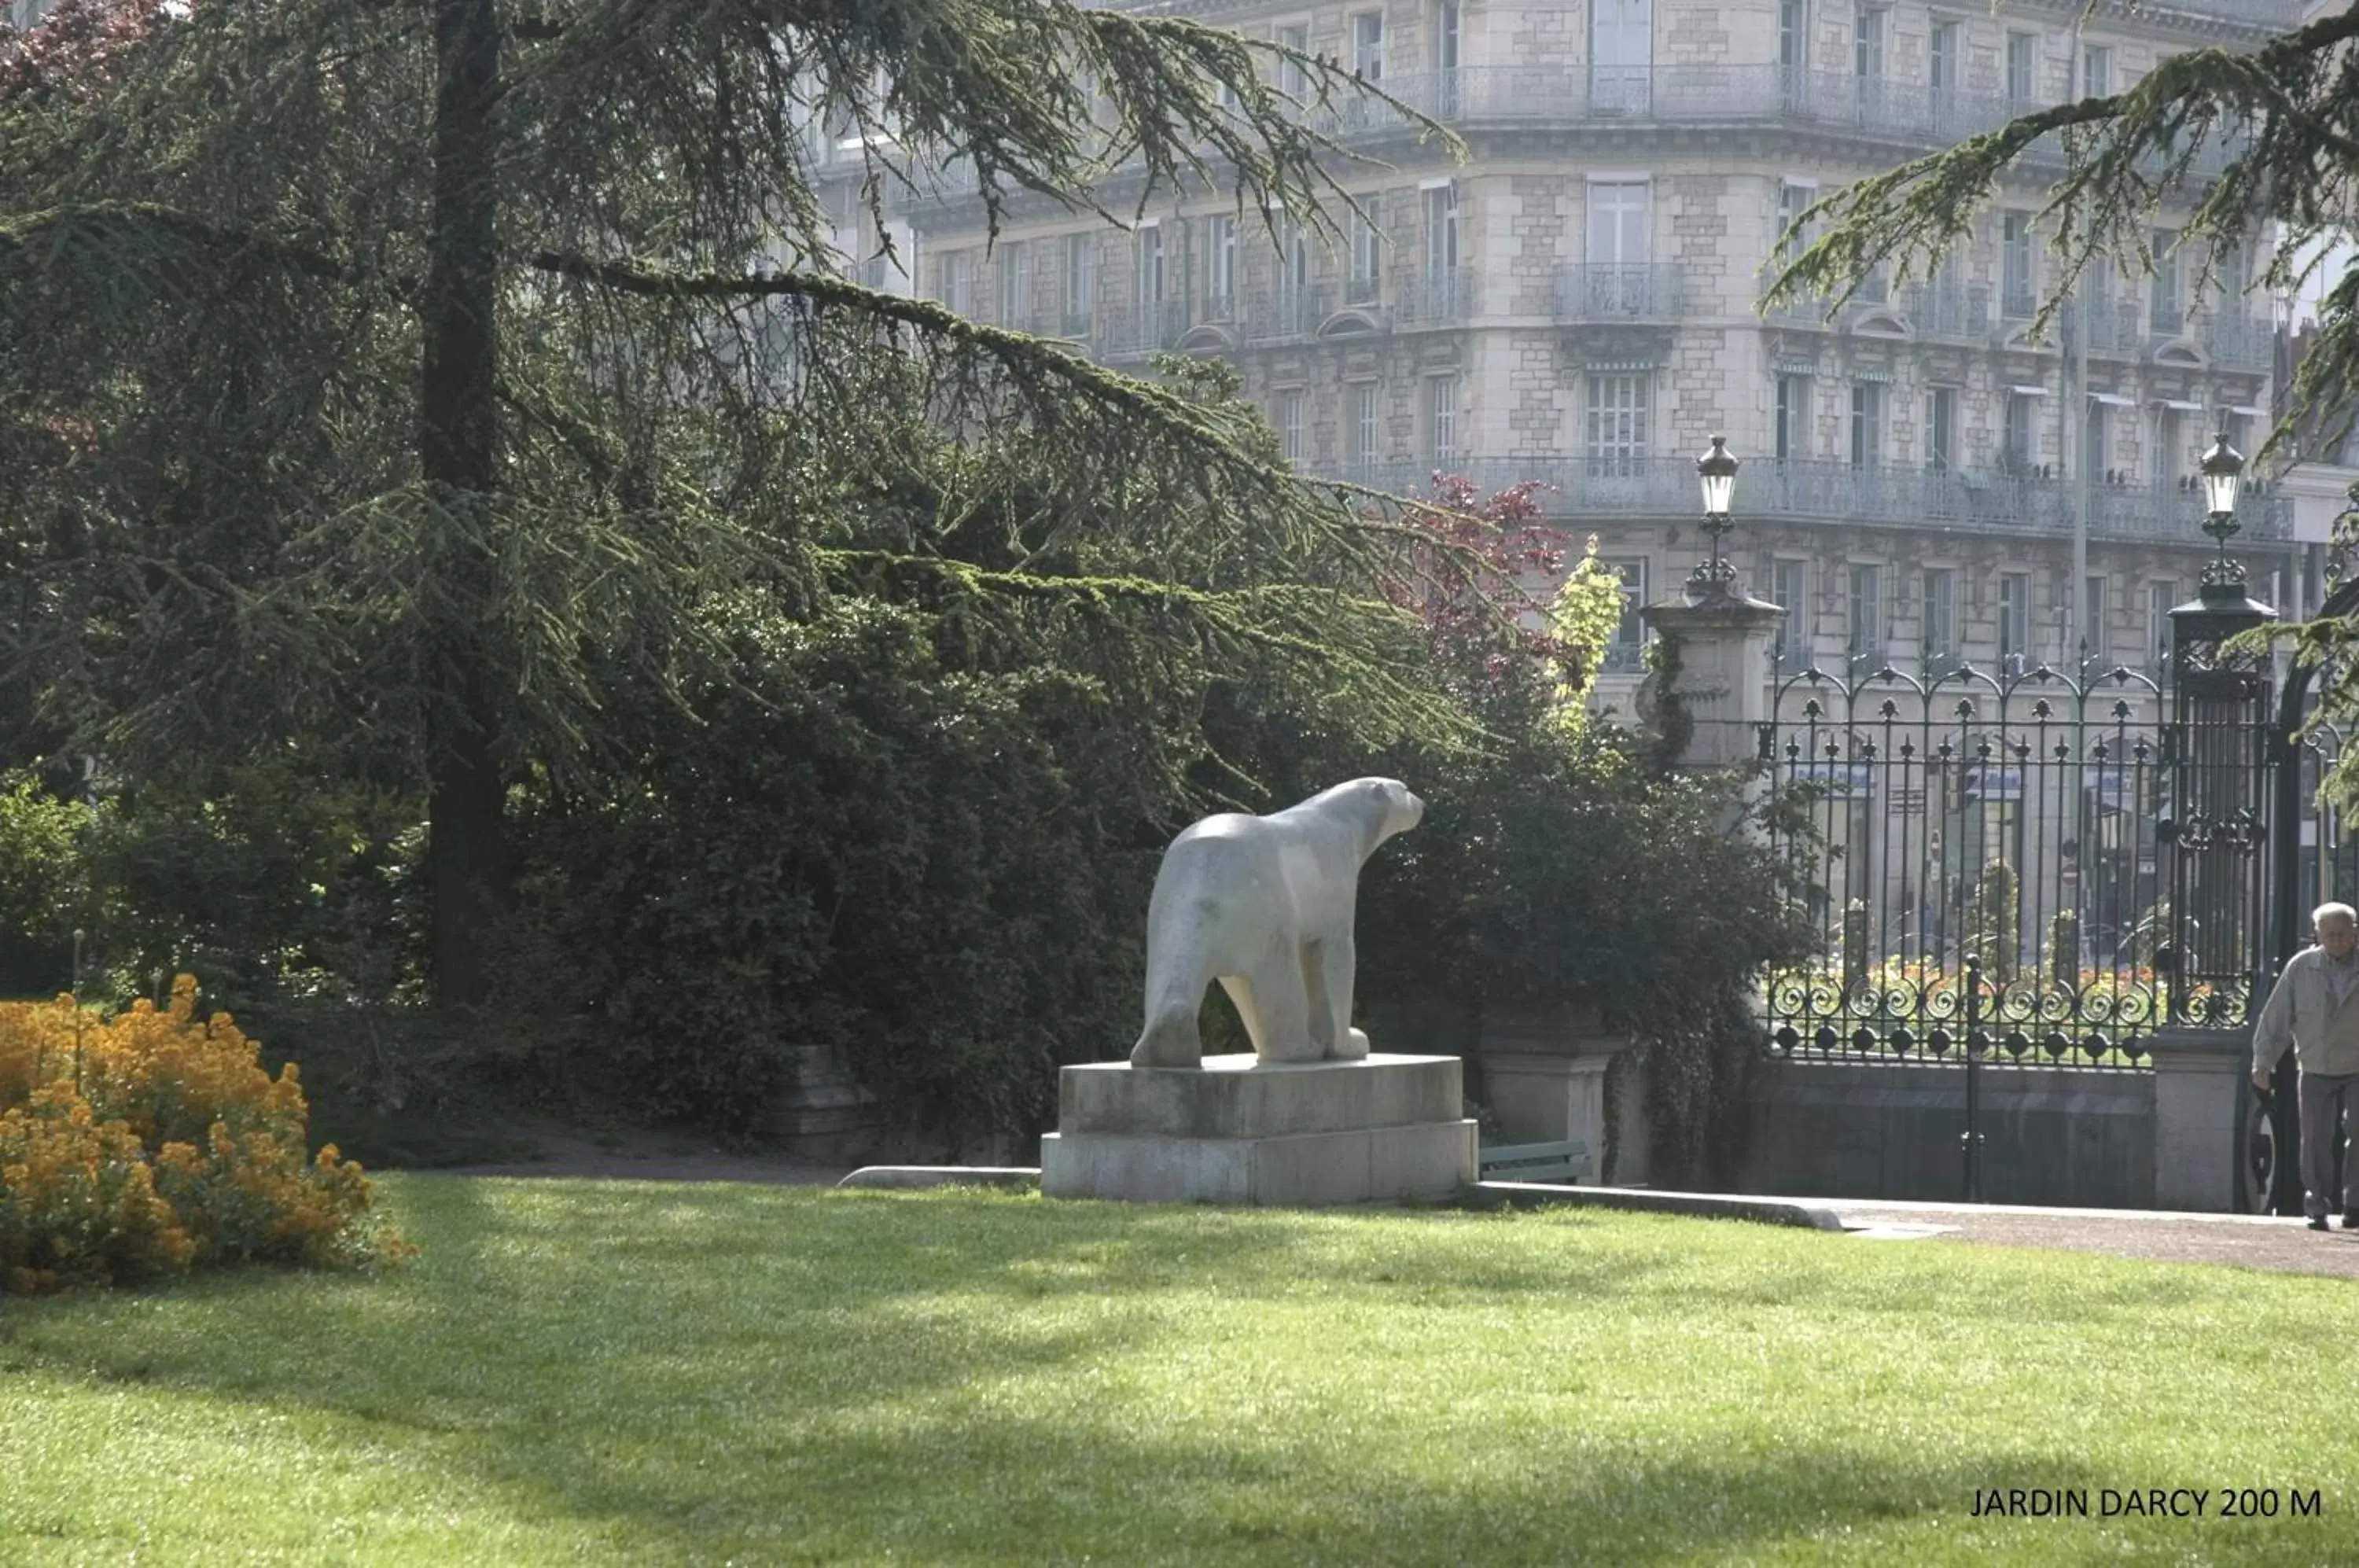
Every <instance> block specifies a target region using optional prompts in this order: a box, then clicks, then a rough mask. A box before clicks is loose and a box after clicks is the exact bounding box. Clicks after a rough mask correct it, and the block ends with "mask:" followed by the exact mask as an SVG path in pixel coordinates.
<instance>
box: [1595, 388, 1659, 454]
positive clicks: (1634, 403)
mask: <svg viewBox="0 0 2359 1568" xmlns="http://www.w3.org/2000/svg"><path fill="white" fill-rule="evenodd" d="M1651 392H1652V388H1651V387H1648V386H1647V377H1646V376H1643V375H1626V374H1625V375H1598V376H1591V377H1590V378H1589V427H1588V440H1587V441H1586V443H1585V445H1586V451H1587V453H1588V457H1589V464H1590V471H1591V472H1592V473H1593V474H1635V473H1636V471H1637V468H1638V465H1639V464H1640V463H1643V462H1645V461H1646V457H1647V414H1648V412H1649V408H1650V405H1651V403H1652V401H1653V399H1652V397H1651V396H1650V394H1651Z"/></svg>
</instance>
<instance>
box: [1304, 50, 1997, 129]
mask: <svg viewBox="0 0 2359 1568" xmlns="http://www.w3.org/2000/svg"><path fill="white" fill-rule="evenodd" d="M1383 85H1384V89H1385V91H1386V92H1387V93H1391V94H1392V95H1393V96H1394V97H1396V98H1398V99H1399V100H1401V101H1402V102H1403V103H1407V104H1408V105H1409V106H1410V107H1412V108H1414V109H1416V110H1418V111H1419V113H1421V114H1428V115H1430V116H1431V117H1432V118H1434V119H1437V120H1442V121H1446V122H1449V123H1451V124H1457V125H1483V124H1500V123H1506V124H1513V123H1526V124H1543V125H1572V124H1583V123H1596V124H1615V123H1627V122H1630V121H1647V122H1655V123H1667V124H1683V125H1687V124H1699V123H1712V122H1753V123H1760V122H1786V123H1789V124H1796V125H1826V126H1846V127H1850V128H1853V129H1855V130H1859V131H1863V132H1864V133H1867V134H1869V135H1873V136H1878V137H1882V138H1893V139H1899V140H1903V141H1908V142H1917V143H1923V144H1925V145H1928V146H1948V145H1950V144H1951V143H1953V142H1955V141H1957V140H1958V139H1960V138H1961V137H1963V136H1972V135H1973V134H1975V133H1976V132H1979V131H1986V130H1990V129H1992V128H1994V127H1995V126H1997V125H2004V124H2006V121H2007V120H2008V119H2010V118H2011V117H2012V116H2013V114H2015V113H2017V112H2018V111H2019V110H2020V109H2022V108H2025V107H2036V106H2037V105H2018V104H2015V103H2010V102H2009V101H2008V100H2007V99H2006V98H2004V97H2000V96H1997V95H1995V94H1989V93H1934V92H1932V91H1931V90H1930V89H1929V88H1927V87H1925V86H1924V85H1923V84H1922V83H1920V82H1906V81H1902V80H1899V79H1897V78H1892V77H1861V76H1854V75H1852V74H1849V73H1847V72H1842V71H1797V70H1791V69H1788V68H1786V67H1783V66H1777V65H1654V66H1585V65H1529V66H1526V65H1506V66H1462V67H1459V68H1458V69H1456V70H1452V71H1423V72H1419V73H1416V74H1413V75H1407V76H1397V77H1388V78H1386V81H1385V82H1384V84H1383ZM1312 125H1313V128H1315V129H1318V130H1321V131H1324V132H1326V133H1328V134H1329V135H1332V136H1343V137H1351V136H1362V135H1383V134H1386V133H1394V134H1397V133H1400V132H1404V131H1407V130H1408V129H1409V128H1410V123H1409V122H1408V121H1407V120H1405V119H1403V118H1402V117H1401V116H1400V115H1398V114H1395V113H1394V112H1393V111H1392V110H1390V109H1388V108H1386V107H1385V106H1384V105H1383V104H1381V103H1373V102H1369V101H1365V100H1356V99H1355V100H1351V101H1347V102H1343V103H1336V104H1333V105H1331V106H1330V107H1329V108H1327V109H1325V110H1323V111H1321V112H1320V113H1318V114H1315V115H1314V116H1313V117H1312Z"/></svg>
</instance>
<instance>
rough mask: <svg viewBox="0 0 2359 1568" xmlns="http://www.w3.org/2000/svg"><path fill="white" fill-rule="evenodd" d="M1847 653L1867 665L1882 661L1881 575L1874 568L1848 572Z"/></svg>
mask: <svg viewBox="0 0 2359 1568" xmlns="http://www.w3.org/2000/svg"><path fill="white" fill-rule="evenodd" d="M1850 629H1851V640H1850V643H1849V645H1848V646H1849V648H1850V650H1851V651H1852V652H1853V653H1854V654H1864V655H1865V656H1866V657H1867V659H1868V662H1869V663H1870V664H1878V663H1881V662H1883V659H1884V572H1883V570H1882V568H1880V567H1874V566H1854V567H1853V568H1852V569H1851V628H1850Z"/></svg>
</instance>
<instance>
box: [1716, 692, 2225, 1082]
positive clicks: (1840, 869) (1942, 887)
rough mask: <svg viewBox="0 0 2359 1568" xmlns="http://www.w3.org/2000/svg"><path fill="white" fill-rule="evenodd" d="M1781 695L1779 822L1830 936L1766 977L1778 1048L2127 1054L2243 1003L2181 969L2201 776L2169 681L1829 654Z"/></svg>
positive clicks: (2018, 1057) (1992, 1058)
mask: <svg viewBox="0 0 2359 1568" xmlns="http://www.w3.org/2000/svg"><path fill="white" fill-rule="evenodd" d="M1776 713H1777V718H1776V719H1775V721H1774V722H1773V723H1771V724H1767V725H1764V726H1763V728H1762V733H1761V760H1762V763H1763V764H1764V766H1765V767H1766V768H1767V770H1768V775H1769V788H1770V789H1771V791H1772V794H1773V806H1774V807H1776V808H1777V809H1776V810H1773V811H1772V812H1771V821H1772V822H1777V823H1779V824H1781V826H1780V827H1779V829H1778V832H1779V833H1780V834H1781V842H1782V843H1783V844H1784V845H1785V846H1786V847H1787V848H1788V849H1789V850H1791V851H1793V852H1794V853H1795V854H1796V855H1799V856H1801V857H1802V858H1803V859H1804V861H1805V862H1806V864H1807V866H1809V873H1810V874H1809V876H1808V877H1806V878H1805V882H1804V886H1805V892H1804V894H1803V897H1804V898H1805V899H1806V901H1807V902H1808V904H1809V906H1810V913H1811V915H1812V917H1813V918H1814V920H1816V922H1817V924H1818V925H1819V927H1820V929H1821V931H1822V932H1823V941H1822V943H1821V949H1820V951H1819V952H1818V953H1816V954H1814V955H1813V957H1812V958H1811V959H1810V960H1809V961H1808V962H1806V963H1804V964H1800V965H1798V966H1796V967H1794V968H1791V969H1788V970H1784V971H1780V972H1778V973H1776V974H1774V975H1770V976H1769V977H1768V979H1767V985H1766V987H1765V1005H1766V1010H1767V1040H1768V1047H1769V1050H1770V1051H1772V1052H1773V1053H1774V1054H1777V1055H1778V1056H1782V1057H1787V1058H1792V1059H1798V1060H1821V1061H1867V1062H1905V1061H1930V1062H1959V1061H1962V1060H1964V1059H1965V1057H1966V1055H1967V1054H1968V1052H1969V1051H1970V1050H1971V1051H1973V1054H1974V1055H1975V1056H1977V1057H1978V1058H1979V1059H1981V1060H1983V1061H1984V1062H1988V1063H1992V1064H1999V1065H2006V1064H2023V1065H2034V1064H2049V1063H2056V1064H2069V1065H2074V1066H2086V1067H2099V1068H2128V1067H2134V1066H2136V1065H2139V1064H2140V1062H2141V1059H2142V1057H2143V1055H2144V1042H2145V1040H2147V1038H2148V1037H2149V1036H2151V1035H2152V1033H2153V1032H2154V1031H2155V1029H2157V1028H2158V1027H2159V1026H2160V1025H2161V1024H2162V1023H2163V1022H2164V1021H2166V1019H2168V1018H2171V1017H2172V1016H2174V1014H2176V1015H2177V1016H2180V1017H2182V1018H2184V1017H2188V1016H2201V1017H2204V1018H2214V1017H2215V1016H2220V1015H2224V1014H2225V1013H2226V1012H2229V1011H2234V1012H2235V1013H2236V1015H2237V1016H2239V1017H2240V1016H2241V1009H2242V1008H2243V1007H2244V1005H2245V997H2244V996H2243V995H2242V994H2236V995H2234V996H2228V995H2223V985H2221V984H2220V983H2218V982H2217V981H2215V980H2213V979H2212V978H2209V977H2185V978H2182V977H2181V976H2180V975H2177V974H2174V973H2173V972H2172V968H2171V965H2172V963H2173V958H2174V953H2173V950H2172V938H2173V931H2174V927H2173V925H2172V915H2171V911H2170V909H2169V893H2170V890H2171V888H2172V887H2173V886H2174V882H2173V877H2172V868H2171V866H2169V855H2171V854H2172V853H2173V846H2172V845H2171V844H2170V842H2169V827H2168V825H2167V822H2168V819H2169V815H2170V808H2171V800H2172V791H2173V789H2174V780H2175V779H2179V778H2180V770H2178V769H2176V768H2174V763H2175V761H2176V757H2177V754H2176V751H2175V750H2174V747H2175V746H2176V744H2177V740H2176V737H2175V734H2174V732H2173V731H2172V729H2171V726H2170V723H2169V718H2168V715H2167V713H2166V711H2165V708H2164V705H2163V701H2162V692H2161V691H2160V689H2159V688H2158V686H2157V685H2156V684H2155V683H2154V682H2153V681H2149V680H2147V678H2146V677H2144V676H2142V675H2137V674H2135V673H2133V672H2131V671H2129V670H2120V669H2116V670H2110V671H2107V672H2105V673H2104V674H2103V675H2100V676H2096V677H2093V678H2092V679H2091V680H2089V681H2086V682H2085V683H2084V682H2080V681H2073V680H2071V679H2068V678H2067V677H2065V676H2063V675H2061V674H2060V673H2058V672H2056V671H2054V670H2049V669H2046V668H2040V669H2037V670H2031V671H2028V672H2027V673H2025V674H2022V675H2019V676H2014V677H2006V678H2002V677H1998V676H1994V675H1992V674H1990V673H1988V672H1986V671H1983V670H1976V669H1974V668H1973V667H1972V666H1970V665H1961V666H1958V667H1956V668H1955V669H1953V670H1951V672H1950V673H1947V674H1944V675H1941V676H1940V677H1939V678H1937V679H1933V680H1930V681H1918V680H1914V679H1911V678H1910V677H1908V676H1906V675H1901V674H1898V673H1896V672H1895V671H1893V670H1888V669H1886V670H1878V671H1876V672H1875V673H1874V674H1872V675H1869V676H1866V677H1864V678H1863V679H1858V680H1854V681H1843V680H1840V679H1838V678H1836V677H1835V676H1833V675H1832V674H1829V673H1828V672H1825V671H1822V670H1817V669H1812V670H1806V671H1803V672H1802V673H1800V674H1798V675H1795V676H1793V677H1791V678H1790V679H1788V680H1787V681H1783V682H1782V683H1780V685H1779V687H1778V689H1777V709H1776ZM2181 787H2183V786H2181ZM2224 989H2226V990H2233V989H2234V987H2233V986H2230V987H2225V988H2224Z"/></svg>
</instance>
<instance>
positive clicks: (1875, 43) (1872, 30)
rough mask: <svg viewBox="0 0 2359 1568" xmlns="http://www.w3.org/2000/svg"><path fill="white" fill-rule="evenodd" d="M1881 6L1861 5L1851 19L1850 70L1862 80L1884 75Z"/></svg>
mask: <svg viewBox="0 0 2359 1568" xmlns="http://www.w3.org/2000/svg"><path fill="white" fill-rule="evenodd" d="M1885 15H1886V13H1885V11H1884V9H1883V7H1881V6H1873V5H1862V6H1861V7H1860V8H1859V9H1858V10H1857V11H1856V12H1855V13H1854V16H1853V19H1852V49H1851V72H1852V74H1853V75H1854V76H1855V77H1858V78H1859V79H1860V80H1861V81H1863V82H1874V81H1879V80H1881V79H1882V78H1883V75H1884V18H1885Z"/></svg>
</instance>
